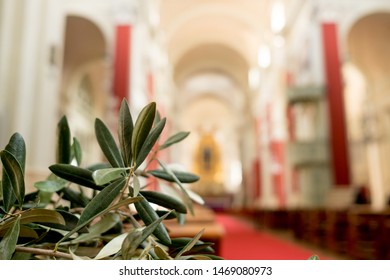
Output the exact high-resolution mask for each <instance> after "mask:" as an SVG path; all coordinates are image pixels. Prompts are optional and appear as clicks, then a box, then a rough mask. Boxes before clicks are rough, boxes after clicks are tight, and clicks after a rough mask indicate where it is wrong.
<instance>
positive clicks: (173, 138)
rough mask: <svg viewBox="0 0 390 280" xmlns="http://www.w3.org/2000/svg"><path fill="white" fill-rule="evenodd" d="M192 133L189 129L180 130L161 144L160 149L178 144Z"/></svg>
mask: <svg viewBox="0 0 390 280" xmlns="http://www.w3.org/2000/svg"><path fill="white" fill-rule="evenodd" d="M189 134H190V132H187V131H180V132H178V133H176V134H174V135H172V136H171V137H169V138H168V139H167V140H166V141H165V142H164V143H163V144H162V145H161V146H160V148H159V149H160V150H162V149H166V148H168V147H169V146H172V145H173V144H176V143H178V142H180V141H183V140H184V139H185V138H186V137H187V136H188V135H189Z"/></svg>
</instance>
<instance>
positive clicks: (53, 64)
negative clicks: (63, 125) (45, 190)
mask: <svg viewBox="0 0 390 280" xmlns="http://www.w3.org/2000/svg"><path fill="white" fill-rule="evenodd" d="M42 10H43V11H44V12H43V14H42V15H41V21H40V26H39V30H40V33H42V35H41V36H40V38H39V40H38V41H37V42H36V54H37V56H38V61H39V62H38V63H37V64H36V77H35V78H36V83H37V85H36V92H35V98H34V103H33V104H34V106H33V107H34V108H35V110H34V112H33V114H34V118H33V120H34V129H33V131H32V139H31V142H32V146H33V147H34V148H33V150H31V151H30V152H29V153H30V159H31V160H30V162H31V165H33V166H34V167H36V168H37V169H39V170H37V171H41V170H42V171H44V170H47V167H48V166H49V165H50V164H52V163H54V161H55V149H56V141H57V133H56V129H57V127H56V126H57V122H58V121H59V118H60V117H61V116H59V115H58V112H59V110H58V106H59V100H60V92H59V91H60V86H59V85H60V79H61V75H60V74H61V73H60V70H61V68H62V67H61V65H62V49H63V48H62V45H63V41H64V24H65V19H66V15H65V14H64V11H63V2H62V1H57V0H44V4H43V5H42Z"/></svg>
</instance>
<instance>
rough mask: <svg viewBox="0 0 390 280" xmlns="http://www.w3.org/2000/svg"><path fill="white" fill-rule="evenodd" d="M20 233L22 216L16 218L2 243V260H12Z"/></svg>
mask: <svg viewBox="0 0 390 280" xmlns="http://www.w3.org/2000/svg"><path fill="white" fill-rule="evenodd" d="M19 231H20V216H18V217H16V219H15V220H14V221H13V223H12V225H11V226H10V227H9V229H8V230H7V232H6V234H5V235H4V237H3V239H2V240H1V242H0V260H10V259H11V258H12V255H13V253H14V252H15V249H16V244H17V242H18V237H19Z"/></svg>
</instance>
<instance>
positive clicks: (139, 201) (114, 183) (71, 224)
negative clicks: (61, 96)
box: [0, 100, 219, 259]
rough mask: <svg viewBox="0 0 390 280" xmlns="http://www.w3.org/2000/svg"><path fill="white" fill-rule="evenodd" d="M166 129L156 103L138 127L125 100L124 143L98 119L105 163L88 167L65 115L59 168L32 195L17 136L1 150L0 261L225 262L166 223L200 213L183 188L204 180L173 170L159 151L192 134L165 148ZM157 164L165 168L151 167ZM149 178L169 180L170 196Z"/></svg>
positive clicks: (175, 138) (206, 244)
mask: <svg viewBox="0 0 390 280" xmlns="http://www.w3.org/2000/svg"><path fill="white" fill-rule="evenodd" d="M165 124H166V119H165V118H161V117H160V115H159V113H158V111H157V110H156V103H154V102H152V103H150V104H148V105H147V106H145V107H144V108H143V109H142V110H141V112H140V113H139V115H138V117H137V119H136V121H135V123H134V122H133V119H132V116H131V113H130V110H129V106H128V104H127V101H126V100H123V101H122V103H121V107H120V111H119V121H118V134H117V139H118V140H119V141H118V142H119V143H117V142H116V140H115V138H114V136H113V135H112V134H111V132H110V130H109V128H108V127H107V126H106V124H105V123H104V122H103V121H102V120H101V119H98V118H97V119H96V120H95V134H96V139H97V142H98V144H99V146H100V148H101V150H102V153H103V154H104V156H105V158H106V161H104V162H103V163H96V164H94V165H90V166H86V167H85V166H83V164H82V148H81V145H80V143H79V141H78V140H77V138H75V137H73V138H72V136H71V130H70V128H69V125H68V121H67V119H66V117H65V116H64V117H63V118H62V119H61V120H60V121H59V123H58V127H57V132H58V137H57V139H58V142H57V151H56V163H55V164H53V165H51V166H49V169H50V171H51V174H50V175H49V176H48V178H47V179H46V180H45V181H40V182H36V183H35V185H34V186H35V188H36V191H35V192H33V193H29V194H25V178H24V174H25V161H26V145H25V142H24V139H23V137H22V136H21V135H20V134H18V133H15V134H14V135H13V136H12V137H11V138H10V140H9V143H8V144H7V146H6V147H5V148H4V149H3V150H1V151H0V158H1V162H2V166H3V167H2V177H1V181H0V259H46V258H53V257H54V258H60V259H61V258H68V259H219V257H218V256H215V255H214V250H213V248H212V246H213V244H212V243H209V242H203V241H201V236H202V233H203V231H201V232H199V233H198V234H196V235H195V236H194V237H193V238H188V237H180V238H171V237H170V233H169V231H168V230H167V228H166V227H165V225H164V223H163V221H164V220H166V219H177V220H178V222H180V223H183V222H185V216H186V214H187V212H191V213H192V214H193V213H194V210H193V203H192V201H193V200H195V201H197V202H199V201H200V200H201V198H200V197H199V196H197V195H196V194H195V193H193V192H192V191H190V190H189V189H187V188H186V186H185V185H183V184H188V183H193V182H196V181H197V180H199V177H198V176H197V175H195V174H192V173H189V172H182V171H177V170H172V169H171V168H169V166H168V165H167V164H166V163H164V162H162V161H161V160H159V159H158V152H159V151H160V150H163V149H166V148H168V147H170V146H172V145H173V144H176V143H178V142H180V141H182V140H183V139H185V138H186V137H187V136H188V134H189V133H188V132H179V133H177V134H174V135H173V136H171V137H169V138H168V139H167V140H166V141H165V142H164V143H162V144H160V143H159V141H158V140H159V138H160V135H161V133H162V131H163V129H164V127H165ZM152 161H157V162H158V166H159V168H158V169H150V168H149V167H150V166H151V165H150V163H151V162H152ZM148 177H154V178H157V180H162V181H164V182H166V183H167V185H168V186H169V187H170V194H168V193H164V192H162V191H161V190H160V191H159V190H148V188H147V185H144V182H145V180H144V178H148ZM172 191H173V192H172ZM173 193H174V194H175V195H172V194H173ZM155 205H157V206H159V207H157V208H156V207H153V206H155ZM156 209H159V210H156Z"/></svg>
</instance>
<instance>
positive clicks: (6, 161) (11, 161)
mask: <svg viewBox="0 0 390 280" xmlns="http://www.w3.org/2000/svg"><path fill="white" fill-rule="evenodd" d="M0 159H1V162H2V163H3V167H4V172H5V173H6V174H7V177H8V180H9V183H10V186H11V188H12V190H13V193H14V195H15V197H16V200H17V201H18V203H19V206H20V207H21V206H22V205H23V200H24V195H25V185H24V172H23V169H22V167H21V165H20V163H19V161H18V160H17V159H16V158H15V156H14V155H13V154H11V153H10V152H9V151H7V150H2V151H1V152H0ZM3 179H4V178H3ZM3 195H4V185H3ZM4 197H5V196H4Z"/></svg>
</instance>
